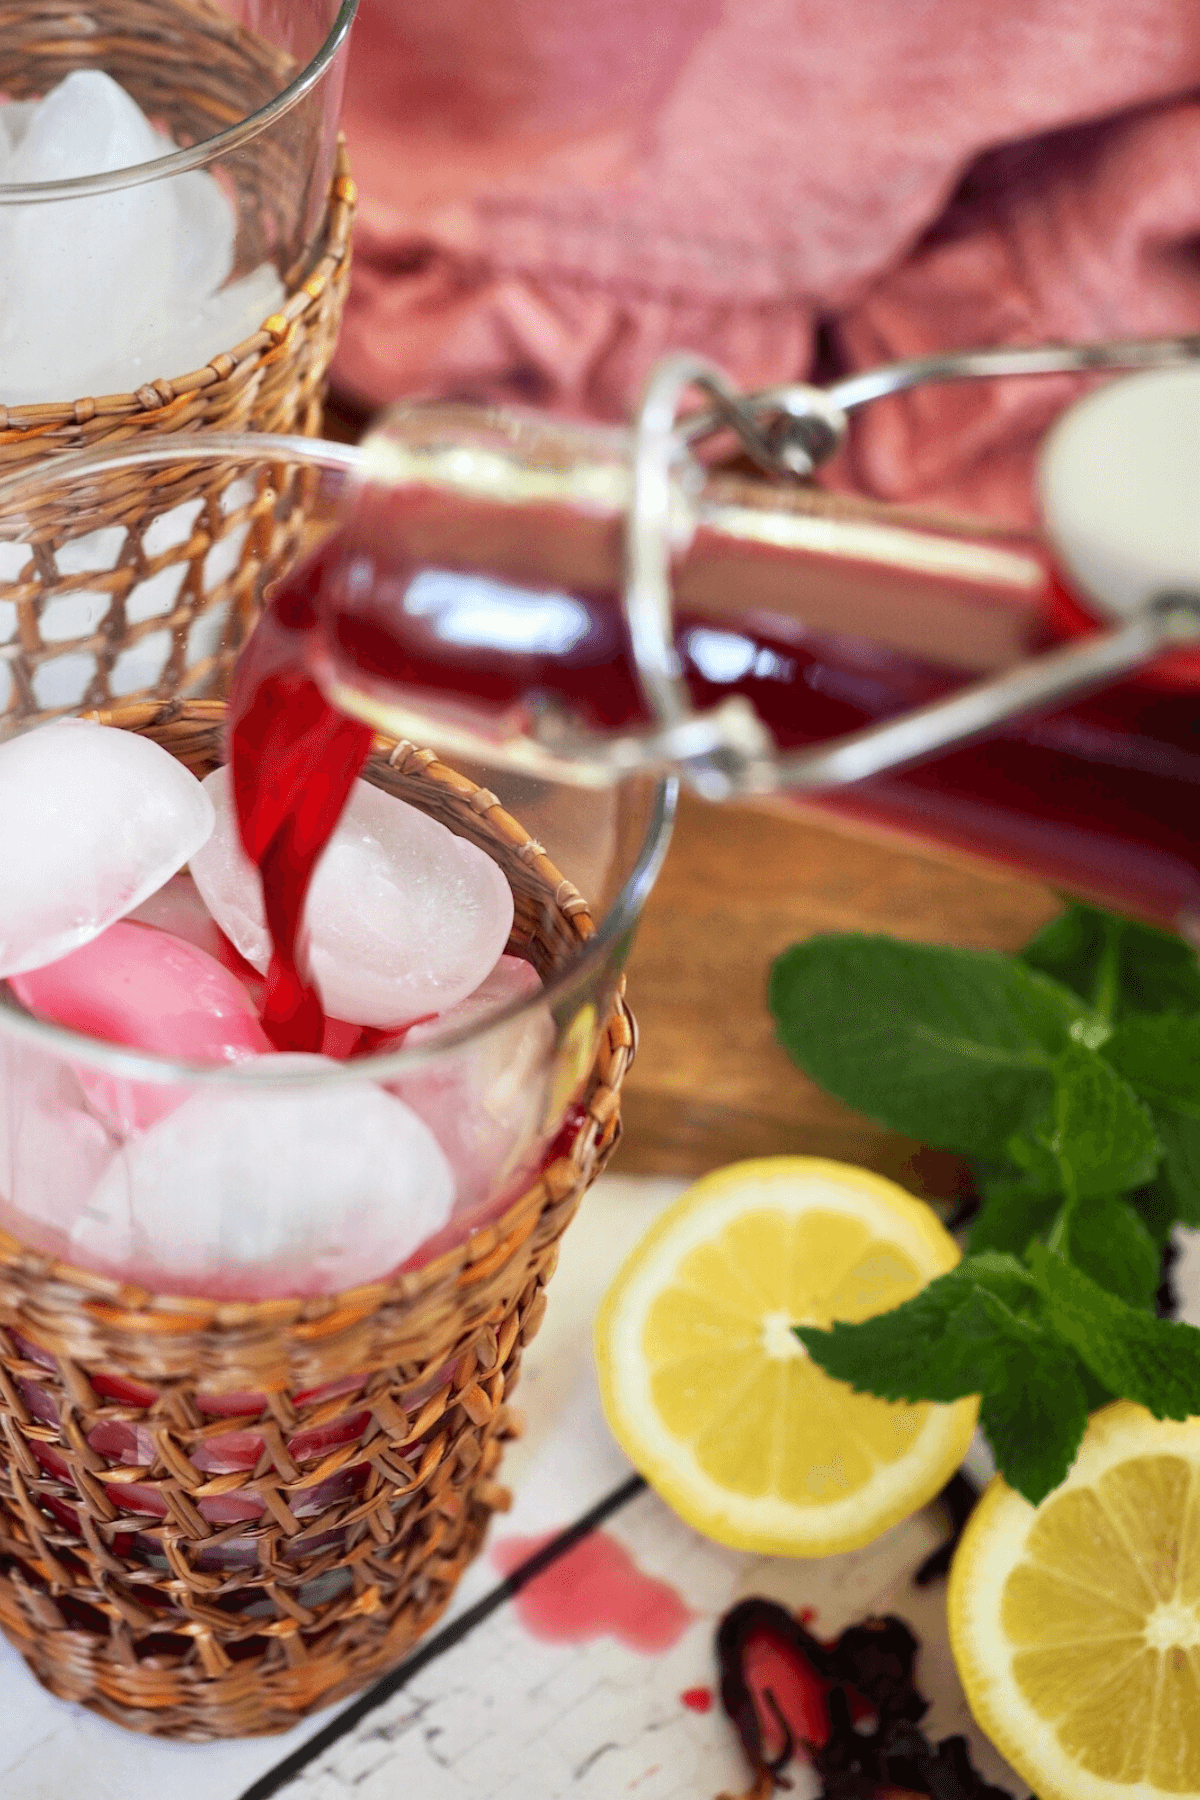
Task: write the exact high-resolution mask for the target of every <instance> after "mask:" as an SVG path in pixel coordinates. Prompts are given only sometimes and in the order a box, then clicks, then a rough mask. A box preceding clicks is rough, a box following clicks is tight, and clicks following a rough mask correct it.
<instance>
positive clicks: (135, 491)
mask: <svg viewBox="0 0 1200 1800" xmlns="http://www.w3.org/2000/svg"><path fill="white" fill-rule="evenodd" d="M3 63H4V58H3V55H2V54H0V90H3V88H4V79H3V73H2V70H3ZM355 203H356V191H355V186H354V182H353V180H352V179H351V176H350V169H349V161H348V158H347V155H346V148H345V144H344V143H343V142H342V141H341V140H339V143H338V150H337V161H336V166H335V172H334V177H333V182H332V185H331V187H330V190H329V197H328V204H327V207H326V211H325V218H324V223H323V226H322V229H321V233H320V237H319V241H318V245H317V249H316V252H315V260H311V259H310V260H309V261H308V262H307V263H306V265H305V267H304V269H303V270H302V271H300V272H298V273H295V274H294V275H293V277H292V278H291V279H290V280H289V282H288V298H287V300H286V302H285V304H284V305H283V306H282V307H281V309H280V310H279V312H277V313H274V314H272V316H271V317H270V318H268V319H266V320H265V321H264V322H263V324H262V326H261V327H260V328H259V330H258V331H256V332H254V333H253V335H252V336H250V337H248V338H246V339H245V340H244V341H243V342H242V343H240V344H235V345H233V346H232V348H231V349H229V350H228V351H223V352H222V353H221V354H220V355H218V356H214V357H213V358H212V360H211V362H209V363H206V364H205V366H204V368H202V369H196V370H193V371H192V372H191V373H190V374H186V375H178V376H173V377H171V378H170V379H166V378H163V379H161V380H157V381H154V382H152V383H150V384H149V385H147V386H146V387H142V388H139V389H138V391H137V392H136V393H133V394H110V395H108V396H107V397H105V398H101V399H82V400H74V401H69V402H65V403H63V404H54V405H46V406H14V407H7V408H6V407H5V406H4V405H2V404H0V481H3V479H4V478H5V477H6V476H9V475H14V474H17V473H19V472H21V471H22V470H24V469H26V468H30V467H32V466H33V465H35V464H38V463H40V462H43V461H44V460H45V458H46V457H48V456H55V455H60V454H65V453H66V452H68V451H72V450H82V449H88V448H95V447H99V446H102V445H105V444H108V445H111V446H112V447H114V448H115V447H116V446H117V445H118V444H122V443H128V442H129V441H130V440H131V439H137V438H141V437H144V436H153V437H155V438H158V437H162V436H164V435H167V434H170V433H173V432H195V431H225V432H242V431H255V432H274V433H283V434H288V433H297V434H302V435H304V436H308V437H316V436H317V435H318V434H319V433H320V429H321V411H322V405H323V402H324V395H325V386H326V380H327V377H328V373H329V365H330V362H331V360H332V357H333V351H334V345H335V343H336V340H337V333H338V327H339V324H340V322H341V316H342V308H343V306H344V304H345V299H346V292H347V288H348V286H349V281H350V235H351V228H352V226H353V222H354V211H355ZM290 481H291V485H292V489H293V500H294V504H292V505H291V506H290V507H287V506H284V505H281V504H280V499H279V496H278V495H273V496H271V497H270V498H269V499H266V498H264V496H263V494H262V491H261V490H262V486H263V484H262V482H260V483H259V490H260V491H259V492H258V493H257V494H256V493H254V492H252V491H249V490H248V487H247V484H246V483H245V482H244V481H243V482H241V483H238V471H237V470H236V469H233V468H227V467H223V466H221V465H219V464H218V465H216V466H214V467H209V468H206V469H204V470H202V471H201V470H197V469H196V467H195V466H194V465H193V466H191V467H186V468H185V467H181V468H179V469H177V470H176V469H173V468H171V467H170V466H163V467H159V468H157V469H156V470H155V472H154V475H153V477H152V478H148V477H146V476H144V475H140V474H137V473H136V472H135V473H133V474H132V475H131V474H130V473H129V472H128V471H124V472H121V471H118V472H114V473H113V474H112V475H110V476H108V477H105V478H104V479H102V480H98V481H97V482H95V483H93V484H91V485H90V486H89V487H88V489H87V490H86V492H84V491H82V490H81V491H80V493H79V495H78V503H77V504H76V503H75V496H73V497H72V501H73V503H72V505H71V506H70V507H69V508H67V509H65V510H64V508H63V505H62V494H61V492H60V491H57V490H56V489H55V488H54V487H53V486H49V487H48V488H47V492H46V498H45V501H44V503H43V506H42V511H41V514H40V516H39V515H38V514H37V513H36V512H35V513H34V514H33V516H32V518H31V520H30V528H29V529H28V531H27V532H26V533H25V536H26V538H27V541H28V544H29V546H30V551H31V554H30V555H29V556H28V558H27V559H25V561H24V562H23V564H22V566H21V567H19V568H14V567H12V566H11V565H10V564H8V563H6V562H5V560H4V558H3V555H2V554H0V735H3V734H4V733H5V732H8V731H11V730H13V729H15V728H18V727H20V726H23V725H25V724H28V723H29V722H31V721H33V720H37V719H42V718H50V717H53V716H54V715H55V714H56V713H59V712H62V711H75V710H77V709H78V708H79V707H80V706H90V707H97V706H107V705H110V704H112V703H113V702H114V701H116V700H119V699H132V698H142V697H148V696H152V695H153V696H158V697H162V698H165V697H167V696H169V695H172V694H176V693H180V692H184V693H187V694H194V695H207V694H217V693H220V692H222V691H223V689H224V684H225V682H226V680H227V678H228V674H229V671H230V669H231V668H232V666H233V663H234V661H235V660H236V657H237V652H238V649H239V648H240V646H241V644H242V642H243V641H244V639H245V637H246V634H247V632H248V630H249V628H250V626H251V625H252V624H253V621H254V618H255V616H256V614H257V608H258V601H259V596H260V594H261V592H262V587H263V585H264V583H265V582H267V581H269V580H270V579H271V578H272V577H273V576H274V575H277V574H279V573H281V572H282V570H283V569H285V568H287V567H288V565H289V564H290V563H291V562H293V561H294V560H295V557H296V554H297V551H298V549H299V546H300V543H301V541H302V538H303V533H304V528H305V521H306V504H305V500H306V489H305V481H304V476H303V473H302V472H301V471H297V470H293V471H292V473H291V476H290ZM231 490H232V491H231ZM23 510H28V509H23ZM3 522H4V519H3V509H0V525H2V524H3ZM81 539H82V540H83V542H82V544H81V543H80V540H81ZM6 550H9V547H8V546H5V545H3V544H0V553H3V552H5V551H6ZM10 554H11V552H10ZM74 595H80V596H82V597H83V598H82V600H81V601H80V602H79V603H77V604H76V607H75V612H74V615H73V616H74V619H75V624H74V625H72V624H68V625H67V626H66V627H65V628H64V627H63V626H62V625H61V624H60V622H59V621H60V620H61V619H62V618H63V617H64V614H66V613H67V611H68V609H69V608H70V606H71V601H72V596H74ZM89 606H90V607H91V608H92V610H93V611H94V613H96V614H99V617H98V618H97V620H96V623H95V624H94V625H90V624H89V619H90V615H89V610H88V608H89ZM147 663H149V665H150V670H149V672H150V673H151V675H152V679H149V680H147V679H144V677H145V675H146V673H147Z"/></svg>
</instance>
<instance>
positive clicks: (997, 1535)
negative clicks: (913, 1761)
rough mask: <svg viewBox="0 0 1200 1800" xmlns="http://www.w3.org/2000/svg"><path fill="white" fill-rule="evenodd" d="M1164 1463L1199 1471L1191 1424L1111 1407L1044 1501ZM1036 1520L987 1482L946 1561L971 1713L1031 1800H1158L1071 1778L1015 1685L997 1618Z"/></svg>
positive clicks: (1147, 1793)
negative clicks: (1137, 1464) (1133, 1466)
mask: <svg viewBox="0 0 1200 1800" xmlns="http://www.w3.org/2000/svg"><path fill="white" fill-rule="evenodd" d="M1147 1427H1149V1428H1150V1432H1151V1433H1152V1438H1151V1436H1150V1435H1148V1432H1147ZM1172 1454H1173V1455H1182V1456H1184V1457H1185V1458H1186V1459H1187V1460H1188V1461H1189V1462H1191V1463H1192V1464H1193V1465H1194V1466H1195V1467H1196V1469H1197V1470H1198V1471H1200V1419H1187V1420H1182V1421H1173V1420H1164V1419H1155V1418H1153V1416H1152V1415H1151V1414H1150V1413H1149V1412H1147V1411H1146V1410H1145V1409H1144V1408H1143V1407H1140V1406H1135V1405H1134V1404H1133V1403H1132V1402H1130V1401H1126V1400H1119V1401H1115V1402H1114V1403H1113V1404H1112V1405H1110V1406H1106V1407H1105V1408H1103V1410H1102V1411H1100V1412H1098V1413H1096V1414H1095V1415H1094V1416H1093V1418H1092V1420H1091V1421H1090V1423H1089V1426H1088V1430H1087V1435H1086V1436H1085V1438H1084V1441H1083V1444H1082V1446H1081V1448H1080V1452H1079V1455H1078V1457H1077V1458H1076V1460H1075V1463H1074V1464H1073V1466H1072V1468H1071V1470H1070V1471H1069V1473H1068V1475H1067V1477H1066V1480H1065V1481H1063V1482H1062V1483H1061V1485H1060V1486H1059V1487H1057V1488H1055V1489H1054V1495H1055V1497H1057V1496H1058V1495H1059V1494H1062V1493H1065V1492H1066V1491H1067V1490H1068V1489H1070V1488H1080V1487H1091V1486H1093V1485H1094V1484H1095V1482H1097V1481H1098V1480H1099V1478H1100V1477H1101V1476H1102V1475H1103V1474H1104V1473H1105V1472H1106V1471H1107V1470H1108V1469H1111V1468H1113V1467H1115V1466H1116V1465H1117V1464H1118V1463H1121V1462H1125V1461H1128V1460H1130V1459H1132V1458H1135V1457H1142V1456H1160V1455H1172ZM1037 1516H1038V1509H1037V1508H1036V1507H1034V1506H1032V1505H1031V1504H1030V1502H1029V1501H1028V1500H1026V1499H1024V1498H1023V1497H1022V1496H1021V1495H1020V1494H1018V1493H1016V1492H1015V1491H1014V1490H1013V1489H1012V1488H1010V1487H1009V1486H1008V1484H1007V1483H1006V1482H1005V1481H1004V1479H1003V1478H1002V1477H1001V1476H999V1475H997V1476H995V1477H994V1478H993V1480H992V1481H991V1482H990V1483H989V1485H988V1488H987V1491H986V1492H985V1494H984V1495H983V1498H982V1499H981V1500H980V1502H979V1505H978V1506H977V1507H976V1509H975V1511H974V1512H973V1513H972V1515H971V1518H970V1520H969V1521H968V1523H967V1528H966V1530H965V1532H964V1533H963V1537H962V1542H961V1543H960V1545H959V1548H958V1551H957V1554H956V1555H955V1559H954V1564H953V1567H952V1569H951V1571H950V1585H949V1591H948V1594H947V1599H946V1616H947V1622H948V1626H949V1634H950V1647H951V1650H952V1651H953V1654H954V1661H955V1664H956V1666H957V1668H958V1675H959V1680H960V1681H961V1682H962V1686H963V1692H964V1693H965V1694H966V1696H967V1703H968V1705H969V1706H970V1708H971V1712H972V1714H973V1715H974V1717H975V1720H976V1723H977V1724H978V1725H979V1728H980V1730H981V1731H982V1732H983V1733H984V1734H985V1735H986V1736H987V1737H988V1738H990V1739H991V1741H992V1743H993V1744H995V1746H996V1748H997V1750H999V1752H1000V1754H1001V1755H1002V1756H1003V1757H1004V1758H1005V1760H1006V1761H1007V1762H1009V1763H1011V1764H1012V1767H1013V1768H1014V1769H1015V1770H1016V1772H1017V1774H1018V1775H1020V1776H1021V1777H1022V1779H1023V1780H1025V1781H1027V1782H1028V1783H1029V1785H1030V1787H1031V1788H1032V1789H1033V1791H1034V1793H1036V1794H1037V1795H1039V1797H1040V1800H1164V1796H1165V1795H1167V1794H1168V1793H1172V1794H1173V1793H1174V1791H1173V1790H1168V1789H1165V1788H1160V1787H1156V1786H1155V1785H1154V1784H1153V1783H1152V1782H1149V1781H1133V1782H1123V1781H1111V1780H1109V1779H1108V1778H1107V1777H1105V1776H1100V1775H1093V1774H1092V1773H1091V1772H1090V1771H1089V1770H1087V1769H1083V1768H1081V1767H1080V1766H1079V1764H1078V1763H1077V1762H1075V1761H1073V1760H1072V1758H1070V1757H1069V1756H1068V1755H1067V1753H1066V1752H1065V1751H1064V1750H1063V1749H1062V1747H1061V1746H1060V1744H1059V1743H1058V1739H1057V1736H1056V1734H1055V1729H1054V1726H1053V1724H1051V1723H1050V1722H1048V1721H1046V1720H1044V1719H1041V1718H1039V1716H1038V1715H1037V1713H1035V1712H1034V1710H1033V1708H1032V1707H1031V1706H1030V1705H1029V1703H1028V1701H1027V1700H1026V1699H1025V1698H1024V1696H1023V1695H1022V1693H1021V1691H1020V1689H1019V1688H1018V1686H1017V1684H1016V1681H1015V1679H1014V1677H1013V1674H1012V1647H1011V1646H1010V1644H1009V1640H1008V1639H1007V1638H1006V1637H1005V1634H1004V1632H1003V1630H1002V1628H1001V1623H1000V1611H1001V1607H1002V1604H1003V1595H1004V1584H1005V1582H1006V1581H1007V1579H1008V1576H1009V1575H1010V1574H1011V1572H1012V1570H1013V1569H1014V1568H1015V1567H1016V1566H1017V1564H1018V1563H1019V1562H1020V1561H1021V1560H1022V1553H1023V1551H1024V1548H1025V1545H1026V1543H1027V1541H1028V1537H1029V1532H1030V1530H1031V1528H1032V1526H1033V1522H1034V1520H1035V1519H1036V1518H1037ZM1175 1800H1182V1797H1181V1796H1176V1797H1175Z"/></svg>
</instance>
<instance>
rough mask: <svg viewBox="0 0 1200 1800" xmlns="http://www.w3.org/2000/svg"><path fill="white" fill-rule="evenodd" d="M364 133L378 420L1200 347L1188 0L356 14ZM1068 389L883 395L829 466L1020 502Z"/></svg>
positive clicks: (720, 4)
mask: <svg viewBox="0 0 1200 1800" xmlns="http://www.w3.org/2000/svg"><path fill="white" fill-rule="evenodd" d="M346 130H347V133H348V136H349V139H350V147H351V154H352V157H353V160H354V164H355V169H356V173H357V176H358V178H359V183H360V188H361V211H360V215H359V226H358V236H357V242H356V266H355V273H354V283H353V291H352V294H351V299H350V305H349V310H348V313H347V317H346V321H345V326H344V330H343V336H342V342H341V346H340V350H339V354H338V361H337V366H336V379H337V381H338V384H339V385H340V387H341V388H342V390H343V391H345V392H347V393H349V394H350V395H352V396H354V397H356V398H358V399H360V400H363V401H367V402H369V403H378V402H382V401H384V400H388V399H393V398H397V397H400V396H402V395H406V394H412V393H439V394H443V395H454V394H457V395H461V394H470V395H473V396H479V397H487V398H499V399H504V398H507V399H517V400H521V401H525V402H529V401H532V402H535V403H537V404H544V405H546V406H548V407H552V408H554V409H555V410H557V411H559V412H570V413H578V414H585V415H589V416H593V417H600V418H617V417H621V416H623V415H624V413H625V412H626V410H627V408H628V406H629V403H630V401H631V398H632V397H633V396H634V395H635V393H636V391H637V389H638V386H639V384H640V383H641V381H642V379H643V377H644V375H645V373H646V371H647V369H648V368H649V366H650V365H651V364H652V363H653V361H654V360H655V358H656V357H658V356H659V355H661V354H662V353H663V352H664V351H665V350H667V349H671V348H688V349H692V350H696V351H700V352H703V353H704V354H706V355H708V356H710V357H712V358H713V359H714V360H715V361H716V362H718V363H720V364H721V365H723V366H724V368H726V369H727V370H728V371H729V373H730V374H731V375H732V376H733V377H734V378H735V379H736V380H737V381H739V382H741V383H743V384H745V385H747V386H754V385H759V384H762V383H765V382H773V381H781V380H788V379H795V378H798V377H799V378H803V377H805V376H807V375H810V374H811V373H813V371H814V369H816V371H817V373H818V374H819V375H821V376H822V377H824V376H826V375H828V374H830V373H833V372H837V371H840V370H843V369H853V368H861V367H868V366H870V365H871V364H873V363H877V362H880V361H885V360H891V359H893V358H896V357H901V356H910V355H915V354H920V353H923V352H925V351H928V350H931V349H934V348H938V347H941V346H945V345H951V344H975V343H1017V342H1035V341H1038V340H1042V339H1047V338H1053V337H1070V338H1090V337H1099V336H1103V335H1112V334H1114V333H1131V334H1134V333H1136V334H1144V333H1151V332H1155V333H1157V332H1176V331H1196V330H1200V6H1198V5H1197V3H1196V0H838V3H837V4H830V0H587V4H586V5H581V4H580V3H579V0H436V4H433V5H431V4H430V3H429V0H363V7H362V11H361V13H360V16H359V20H358V24H357V25H356V27H355V37H354V41H353V45H352V50H351V57H350V69H349V78H348V84H347V97H346ZM1072 391H1074V390H1073V389H1072V387H1071V386H1070V384H1068V383H1066V382H1064V381H1061V380H1055V381H1052V382H1051V381H1045V380H1043V381H1037V382H1030V381H1025V382H1020V383H1015V382H1008V383H1004V384H995V383H987V384H982V385H980V384H973V385H971V386H970V387H960V388H950V387H940V388H935V389H928V390H925V391H924V392H922V393H919V394H916V395H913V396H911V397H909V398H906V399H904V400H900V401H895V402H889V403H887V404H886V405H880V406H876V407H874V408H871V409H869V410H868V412H867V413H865V414H864V415H862V416H861V418H860V420H859V421H858V423H857V424H856V427H855V432H854V438H853V443H852V445H851V447H850V450H849V451H848V452H847V453H846V455H845V456H844V457H843V458H842V459H841V463H840V466H839V467H838V469H837V470H836V471H835V472H834V474H833V479H834V481H835V482H836V483H837V484H839V485H843V486H846V487H852V488H857V489H858V490H860V491H863V492H866V493H871V494H874V495H877V496H880V497H883V498H889V499H914V498H922V499H924V498H931V497H936V498H937V499H939V500H941V501H949V502H952V503H957V504H963V505H968V506H970V507H972V508H979V509H983V510H985V511H990V512H993V513H995V514H997V515H1002V516H1003V515H1007V516H1012V517H1020V516H1024V515H1026V514H1027V512H1028V509H1029V504H1030V502H1029V480H1028V465H1029V458H1030V453H1031V450H1032V447H1033V445H1034V444H1035V443H1036V441H1037V439H1038V437H1039V436H1040V435H1041V433H1042V431H1043V430H1044V428H1045V426H1046V424H1047V422H1048V420H1049V418H1050V417H1051V416H1053V414H1054V412H1056V411H1057V410H1058V408H1059V407H1061V405H1062V404H1063V402H1064V400H1065V398H1067V397H1068V396H1069V394H1070V393H1071V392H1072Z"/></svg>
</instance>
